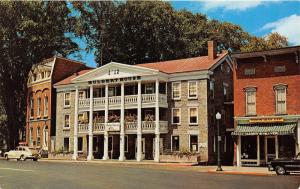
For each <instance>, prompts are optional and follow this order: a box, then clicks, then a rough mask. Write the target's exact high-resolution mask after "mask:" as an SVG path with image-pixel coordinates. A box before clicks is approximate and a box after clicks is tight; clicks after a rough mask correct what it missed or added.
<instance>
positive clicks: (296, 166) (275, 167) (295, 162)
mask: <svg viewBox="0 0 300 189" xmlns="http://www.w3.org/2000/svg"><path fill="white" fill-rule="evenodd" d="M268 167H269V171H275V172H276V174H277V175H285V174H289V173H291V172H299V173H300V153H298V154H297V155H296V157H294V158H285V159H274V160H272V161H271V162H270V164H269V166H268Z"/></svg>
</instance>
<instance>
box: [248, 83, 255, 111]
mask: <svg viewBox="0 0 300 189" xmlns="http://www.w3.org/2000/svg"><path fill="white" fill-rule="evenodd" d="M246 115H256V89H255V88H248V89H246Z"/></svg>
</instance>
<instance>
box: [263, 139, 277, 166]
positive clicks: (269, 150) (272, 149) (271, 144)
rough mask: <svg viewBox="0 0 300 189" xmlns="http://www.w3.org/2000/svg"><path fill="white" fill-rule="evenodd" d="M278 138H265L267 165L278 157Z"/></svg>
mask: <svg viewBox="0 0 300 189" xmlns="http://www.w3.org/2000/svg"><path fill="white" fill-rule="evenodd" d="M276 143H277V140H276V137H275V136H266V137H265V154H266V155H265V157H266V163H269V162H270V161H271V160H273V159H275V158H276V157H277V149H276Z"/></svg>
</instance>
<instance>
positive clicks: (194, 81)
mask: <svg viewBox="0 0 300 189" xmlns="http://www.w3.org/2000/svg"><path fill="white" fill-rule="evenodd" d="M190 83H196V96H193V97H191V96H190ZM188 99H198V80H192V81H188Z"/></svg>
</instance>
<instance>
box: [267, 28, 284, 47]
mask: <svg viewBox="0 0 300 189" xmlns="http://www.w3.org/2000/svg"><path fill="white" fill-rule="evenodd" d="M265 40H266V43H267V47H268V49H276V48H282V47H286V46H288V40H287V37H285V36H283V35H280V34H279V33H277V32H274V33H270V34H269V35H267V36H266V37H265Z"/></svg>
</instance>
